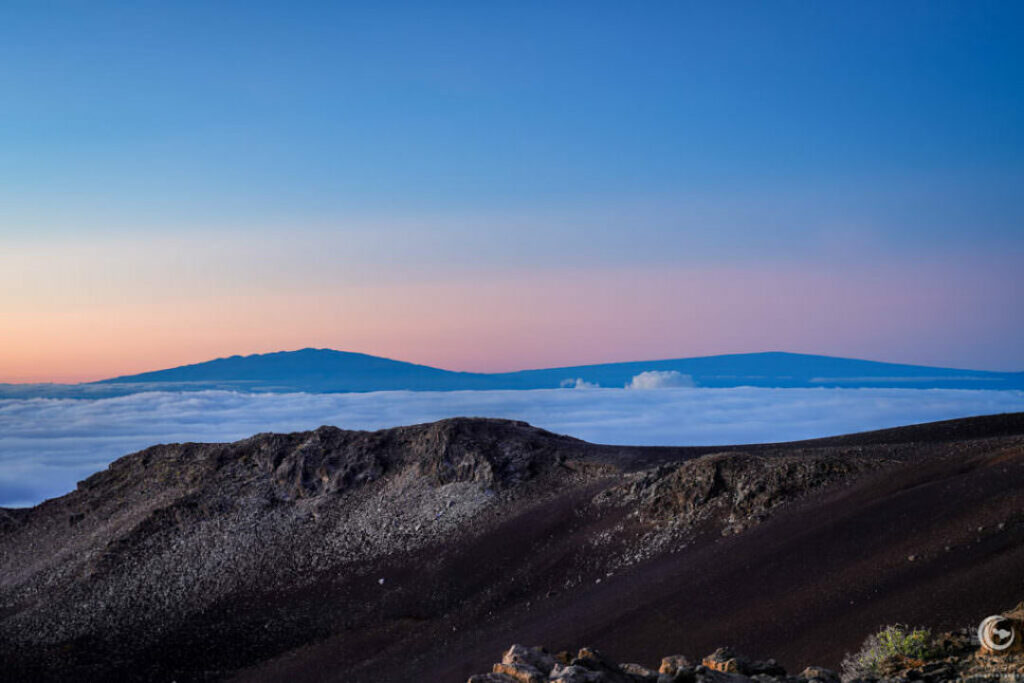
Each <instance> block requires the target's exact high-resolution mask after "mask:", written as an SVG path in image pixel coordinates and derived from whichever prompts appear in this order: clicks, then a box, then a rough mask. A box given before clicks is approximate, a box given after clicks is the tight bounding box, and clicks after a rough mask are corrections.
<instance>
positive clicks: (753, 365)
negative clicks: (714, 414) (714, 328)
mask: <svg viewBox="0 0 1024 683" xmlns="http://www.w3.org/2000/svg"><path fill="white" fill-rule="evenodd" d="M643 373H661V374H660V375H658V374H652V375H649V376H646V377H648V378H650V379H652V380H653V383H654V384H658V383H659V382H662V383H667V384H669V385H672V384H676V385H693V386H699V387H738V386H753V387H779V388H801V387H802V388H808V387H845V388H866V387H889V388H893V387H902V388H911V389H1017V390H1019V389H1024V373H1020V372H988V371H983V370H959V369H952V368H933V367H927V366H921V365H901V364H896V363H880V362H876V361H867V360H857V359H851V358H835V357H831V356H815V355H806V354H798V353H782V352H768V353H744V354H730V355H722V356H704V357H699V358H677V359H670V360H652V361H634V362H625V363H605V364H600V365H579V366H571V367H561V368H545V369H538V370H522V371H519V372H505V373H476V372H454V371H451V370H443V369H440V368H433V367H430V366H427V365H417V364H415V363H406V362H403V361H397V360H392V359H389V358H380V357H378V356H370V355H367V354H364V353H350V352H346V351H333V350H331V349H302V350H300V351H280V352H277V353H265V354H254V355H251V356H231V357H230V358H218V359H216V360H211V361H207V362H204V363H196V364H194V365H183V366H181V367H177V368H169V369H166V370H156V371H154V372H145V373H142V374H138V375H127V376H123V377H115V378H112V379H108V380H103V381H101V382H92V383H88V384H75V385H56V384H35V385H12V384H9V385H0V398H4V397H7V398H13V397H21V398H24V397H75V398H100V397H108V396H122V395H126V394H133V393H139V392H142V391H196V390H204V389H225V390H233V391H252V392H276V393H280V392H295V391H303V392H313V393H334V392H355V391H358V392H362V391H393V390H410V391H455V390H472V389H477V390H479V389H557V388H559V387H566V386H570V387H571V386H600V387H605V388H622V387H624V386H626V385H627V384H629V383H630V382H631V381H632V380H633V378H634V377H637V376H638V375H641V374H643ZM665 373H669V374H665ZM649 384H650V383H649Z"/></svg>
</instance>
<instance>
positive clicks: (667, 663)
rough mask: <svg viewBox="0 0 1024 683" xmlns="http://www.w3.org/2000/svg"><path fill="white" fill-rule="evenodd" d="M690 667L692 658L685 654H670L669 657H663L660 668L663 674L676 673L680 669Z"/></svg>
mask: <svg viewBox="0 0 1024 683" xmlns="http://www.w3.org/2000/svg"><path fill="white" fill-rule="evenodd" d="M688 668H690V660H688V659H687V658H686V657H684V656H683V655H669V656H668V657H662V659H661V667H659V668H658V672H659V673H663V674H675V673H676V672H677V671H679V670H680V669H688Z"/></svg>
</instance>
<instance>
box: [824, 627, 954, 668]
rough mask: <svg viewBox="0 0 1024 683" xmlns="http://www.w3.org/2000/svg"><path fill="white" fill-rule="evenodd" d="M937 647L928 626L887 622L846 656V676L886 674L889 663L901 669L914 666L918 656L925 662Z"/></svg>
mask: <svg viewBox="0 0 1024 683" xmlns="http://www.w3.org/2000/svg"><path fill="white" fill-rule="evenodd" d="M934 651H935V647H934V640H933V638H932V633H931V631H929V630H928V629H924V628H913V629H912V628H910V627H909V626H904V625H902V624H895V625H893V626H886V627H885V628H883V629H882V630H881V631H879V632H878V633H876V634H874V635H870V636H868V637H867V639H866V640H865V641H864V644H863V645H861V647H860V650H859V651H857V652H856V653H854V654H852V655H846V658H845V659H843V665H842V675H843V680H845V681H849V680H852V679H854V678H880V677H886V676H883V674H887V673H888V672H886V671H883V669H884V668H887V667H886V665H887V664H888V665H895V666H896V667H897V668H898V669H904V668H908V667H909V666H913V663H912V662H909V661H907V660H914V661H915V662H921V661H924V660H927V659H929V658H930V657H931V656H932V655H933V653H934Z"/></svg>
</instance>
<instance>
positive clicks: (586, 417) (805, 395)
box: [0, 387, 1024, 506]
mask: <svg viewBox="0 0 1024 683" xmlns="http://www.w3.org/2000/svg"><path fill="white" fill-rule="evenodd" d="M1022 410H1024V392H1021V391H962V390H941V389H824V388H817V389H759V388H751V387H739V388H730V389H706V388H699V389H692V388H689V389H663V390H661V391H627V390H624V389H600V388H598V389H591V390H589V391H563V390H560V389H547V390H536V391H454V392H411V391H394V392H375V393H363V394H242V393H236V392H228V391H202V392H191V393H169V392H152V393H144V394H135V395H131V396H122V397H118V398H107V399H6V400H0V506H15V505H29V504H34V503H37V502H39V501H41V500H43V499H44V498H48V497H52V496H56V495H61V494H63V493H66V492H67V491H70V490H71V489H73V488H74V487H75V483H76V482H77V481H78V480H80V479H83V478H84V477H86V476H88V475H89V474H91V473H92V472H95V471H97V470H99V469H102V468H103V467H105V466H106V465H107V464H108V463H109V462H110V461H111V460H114V459H115V458H117V457H119V456H121V455H124V454H125V453H131V452H133V451H136V450H139V449H141V448H144V447H146V446H150V445H152V444H156V443H168V442H175V441H230V440H235V439H240V438H243V437H246V436H250V435H252V434H255V433H257V432H266V431H278V432H280V431H296V430H305V429H313V428H316V427H318V426H320V425H323V424H330V425H337V426H339V427H343V428H349V429H380V428H383V427H392V426H395V425H402V424H413V423H417V422H429V421H432V420H437V419H440V418H444V417H452V416H456V415H476V416H488V417H506V418H513V419H518V420H525V421H527V422H530V423H532V424H534V425H537V426H538V427H544V428H545V429H549V430H551V431H554V432H558V433H562V434H570V435H572V436H576V437H579V438H582V439H586V440H588V441H594V442H598V443H614V444H637V445H673V444H675V445H711V444H730V443H731V444H741V443H757V442H765V441H787V440H793V439H806V438H813V437H818V436H828V435H832V434H843V433H849V432H856V431H863V430H867V429H880V428H883V427H894V426H898V425H904V424H911V423H915V422H927V421H930V420H942V419H948V418H954V417H965V416H969V415H984V414H990V413H1000V412H1012V411H1022Z"/></svg>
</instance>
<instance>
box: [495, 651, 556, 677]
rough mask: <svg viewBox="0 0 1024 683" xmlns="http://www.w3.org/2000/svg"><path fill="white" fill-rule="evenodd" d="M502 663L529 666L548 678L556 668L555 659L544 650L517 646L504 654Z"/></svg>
mask: <svg viewBox="0 0 1024 683" xmlns="http://www.w3.org/2000/svg"><path fill="white" fill-rule="evenodd" d="M501 663H502V664H527V665H529V666H532V667H533V668H535V669H537V670H538V671H540V672H541V673H542V674H544V675H545V676H547V675H549V674H550V673H551V669H552V668H554V666H555V658H554V657H553V656H551V655H550V654H548V652H547V651H546V650H544V649H543V648H540V647H526V646H525V645H518V644H516V645H513V646H512V647H510V648H509V649H508V650H506V651H505V652H504V653H503V654H502V656H501Z"/></svg>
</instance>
